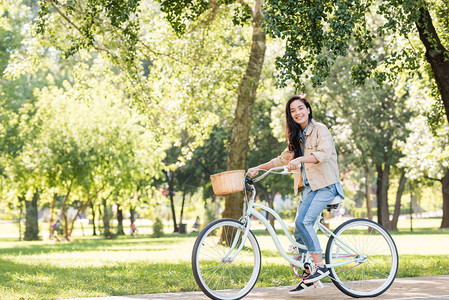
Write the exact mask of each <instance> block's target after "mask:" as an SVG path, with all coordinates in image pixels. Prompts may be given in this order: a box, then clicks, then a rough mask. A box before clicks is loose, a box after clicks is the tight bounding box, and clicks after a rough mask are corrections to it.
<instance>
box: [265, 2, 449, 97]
mask: <svg viewBox="0 0 449 300" xmlns="http://www.w3.org/2000/svg"><path fill="white" fill-rule="evenodd" d="M443 7H445V5H444V2H443V1H437V4H436V6H435V7H433V6H429V5H427V3H426V1H413V0H406V1H396V0H388V1H379V2H377V1H367V2H366V1H354V0H339V1H330V0H328V1H312V2H310V1H287V0H270V1H267V3H266V5H265V13H266V16H265V17H266V23H267V31H268V32H269V33H270V34H271V36H273V37H275V38H281V39H283V40H285V41H286V49H285V53H284V55H283V56H282V57H279V58H278V60H277V62H276V67H277V68H278V69H279V85H280V86H285V85H286V84H287V83H288V80H293V81H294V84H295V86H296V87H297V88H298V89H304V88H305V82H306V81H307V80H308V78H310V79H311V82H312V83H313V85H314V86H316V85H320V84H322V83H323V82H324V80H325V78H326V77H328V76H329V75H330V73H329V71H330V67H331V66H332V65H333V64H334V63H335V61H336V59H337V57H339V56H346V55H347V54H348V53H350V52H351V53H357V54H358V59H356V60H354V62H353V66H352V67H351V70H352V72H351V77H352V80H353V81H354V82H355V83H364V82H365V81H366V79H367V78H370V77H374V78H376V79H377V80H378V81H380V82H383V81H385V80H387V79H392V78H395V77H396V76H397V74H399V73H400V72H403V71H411V72H415V71H416V70H417V69H418V68H419V66H420V64H421V62H422V61H423V60H425V57H424V55H423V52H422V51H420V50H419V49H420V46H419V45H417V44H416V42H415V41H414V40H412V41H411V37H412V36H414V37H416V36H417V31H416V29H415V22H417V20H418V14H419V10H420V8H428V9H435V8H436V9H435V10H436V11H440V12H442V11H444V10H443V9H442V8H443ZM436 20H437V21H438V20H441V21H443V20H445V19H444V14H442V13H440V14H437V15H436ZM444 24H446V23H444V21H443V25H442V26H443V27H444V26H447V24H446V25H444ZM440 32H441V36H442V38H443V39H445V38H446V37H447V34H445V33H444V30H442V31H440ZM446 32H447V31H446ZM387 37H388V39H389V43H388V44H387V45H386V48H385V49H386V52H385V53H383V52H378V51H376V49H375V47H373V46H374V42H375V40H376V39H378V38H387ZM405 41H411V43H412V44H411V45H404V44H405V43H404V42H405ZM398 45H401V46H398ZM421 47H422V46H421Z"/></svg>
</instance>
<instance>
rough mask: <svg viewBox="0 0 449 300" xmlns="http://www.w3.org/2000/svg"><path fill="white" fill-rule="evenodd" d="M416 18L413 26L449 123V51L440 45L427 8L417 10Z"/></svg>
mask: <svg viewBox="0 0 449 300" xmlns="http://www.w3.org/2000/svg"><path fill="white" fill-rule="evenodd" d="M418 16H419V18H418V21H417V22H416V23H415V25H416V28H417V29H418V32H419V38H420V39H421V42H422V43H423V44H424V47H425V48H426V59H427V61H428V62H429V64H430V67H431V69H432V73H433V76H434V78H435V82H436V84H437V87H438V91H439V92H440V95H441V100H443V104H444V109H445V112H446V118H447V120H448V122H449V59H448V57H449V51H448V50H447V49H446V48H445V47H444V46H443V44H442V43H441V40H440V38H439V37H438V33H437V31H436V30H435V27H434V26H433V24H432V17H431V16H430V13H429V11H428V10H427V8H425V7H421V8H419V14H418Z"/></svg>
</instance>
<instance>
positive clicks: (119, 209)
mask: <svg viewBox="0 0 449 300" xmlns="http://www.w3.org/2000/svg"><path fill="white" fill-rule="evenodd" d="M117 224H118V225H117V234H118V235H125V231H124V230H123V210H122V206H121V205H120V204H118V203H117Z"/></svg>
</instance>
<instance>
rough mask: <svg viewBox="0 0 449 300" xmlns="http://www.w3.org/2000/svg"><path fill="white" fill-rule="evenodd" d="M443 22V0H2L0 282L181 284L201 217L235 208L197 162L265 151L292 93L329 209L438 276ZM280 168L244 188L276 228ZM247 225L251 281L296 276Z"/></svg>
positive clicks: (446, 234) (44, 288)
mask: <svg viewBox="0 0 449 300" xmlns="http://www.w3.org/2000/svg"><path fill="white" fill-rule="evenodd" d="M448 20H449V8H448V4H447V1H442V0H441V1H432V2H431V1H367V2H366V3H359V2H358V1H343V0H342V1H311V2H310V3H309V2H307V1H297V2H295V1H293V2H289V1H274V0H270V1H265V2H263V1H261V0H255V1H210V2H209V1H194V2H191V1H182V0H179V1H144V0H141V1H118V2H107V1H35V0H28V1H9V0H4V1H2V2H1V3H0V40H1V47H0V71H1V72H0V76H1V85H0V102H1V107H0V255H1V256H0V297H1V298H2V299H18V298H20V297H23V298H25V299H55V298H71V297H82V296H101V295H125V294H142V293H159V292H175V291H191V290H197V289H198V287H197V286H196V284H195V283H194V280H193V276H192V274H191V270H190V265H189V264H190V249H191V248H192V246H193V242H194V239H195V237H196V235H197V231H198V229H201V228H202V227H204V226H205V225H207V224H208V223H209V222H210V221H212V220H214V219H217V218H220V217H233V218H237V219H238V218H239V217H240V214H241V211H242V201H243V197H242V195H241V194H239V193H236V194H232V195H228V196H226V197H218V196H215V195H214V194H213V191H212V187H211V183H210V179H209V177H210V175H212V174H214V173H219V172H222V171H226V170H233V169H247V168H248V167H251V166H255V165H258V164H260V163H263V162H266V161H268V160H270V159H272V158H274V157H276V156H277V155H279V154H280V153H281V151H282V150H283V149H285V147H286V140H285V128H284V124H283V122H284V119H283V118H284V109H285V108H284V105H285V102H286V100H287V99H288V97H289V96H291V95H293V94H298V93H306V94H307V97H308V98H309V99H310V102H311V105H312V108H313V116H314V118H315V119H316V120H318V121H320V122H323V123H324V124H326V125H327V126H328V127H329V129H330V130H331V132H332V134H333V137H334V142H335V144H336V148H337V151H338V154H339V165H340V172H341V177H342V183H343V187H344V191H345V196H346V198H345V201H344V203H343V207H344V214H342V213H343V210H341V211H340V210H339V211H336V212H333V213H330V214H328V215H327V216H326V219H325V221H326V222H327V223H329V226H330V227H331V228H336V226H338V224H340V223H341V222H342V221H344V220H346V219H348V218H354V217H364V218H369V219H373V220H375V221H377V222H379V223H380V224H382V225H383V226H384V227H386V228H387V229H388V230H389V231H390V232H391V233H392V235H393V238H394V239H395V241H396V243H397V245H398V249H399V254H400V268H399V273H398V276H401V277H406V276H427V275H440V274H449V258H448V257H449V256H448V254H449V250H448V249H449V245H448V241H449V231H448V228H449V146H448V139H449V126H448V116H449V112H448V111H449V109H448V107H449V103H448V100H447V99H448V97H449V92H448V89H449V86H448V82H449V81H448V80H445V78H446V79H447V78H448V77H449V75H448V72H449V66H448V61H449V52H448V50H447V45H448V33H449V28H448V27H449V22H448ZM292 181H293V180H292V178H290V177H288V176H271V178H267V179H265V180H264V181H263V182H261V183H260V184H259V185H258V187H257V188H258V191H260V192H259V200H260V201H264V202H265V203H267V204H268V205H269V206H271V207H273V208H275V209H276V210H277V211H279V212H280V214H281V215H282V217H283V218H285V220H287V223H288V224H289V226H290V229H291V230H292V229H293V227H292V226H293V225H292V222H293V217H294V214H295V207H296V205H297V201H298V199H297V198H295V197H294V196H293V189H292V188H291V187H292V184H293V182H292ZM197 217H199V221H200V225H199V228H194V226H193V225H194V222H195V220H196V218H197ZM56 223H57V224H59V226H58V227H57V228H55V227H54V226H52V225H54V224H56ZM131 224H135V225H136V226H137V230H138V231H137V233H135V234H133V236H131V235H130V228H131ZM275 225H276V224H275ZM256 236H257V237H258V240H259V243H260V244H261V248H262V257H263V259H262V262H263V268H262V272H261V278H260V280H259V281H258V285H260V286H274V285H292V284H294V283H295V282H296V279H295V277H294V276H293V274H292V272H291V270H290V268H289V266H288V265H287V264H286V262H285V261H283V260H281V259H279V258H278V257H277V255H276V251H275V249H274V246H273V243H272V242H271V241H270V237H269V236H267V234H266V233H265V231H264V230H263V228H256ZM284 243H285V247H287V246H288V243H287V241H286V240H285V239H284Z"/></svg>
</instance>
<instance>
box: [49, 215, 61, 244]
mask: <svg viewBox="0 0 449 300" xmlns="http://www.w3.org/2000/svg"><path fill="white" fill-rule="evenodd" d="M51 228H52V229H51V236H52V237H54V238H56V239H57V240H59V238H58V235H59V233H61V234H62V232H60V231H62V228H61V222H60V221H59V220H57V221H56V222H55V223H54V224H53V225H51Z"/></svg>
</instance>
